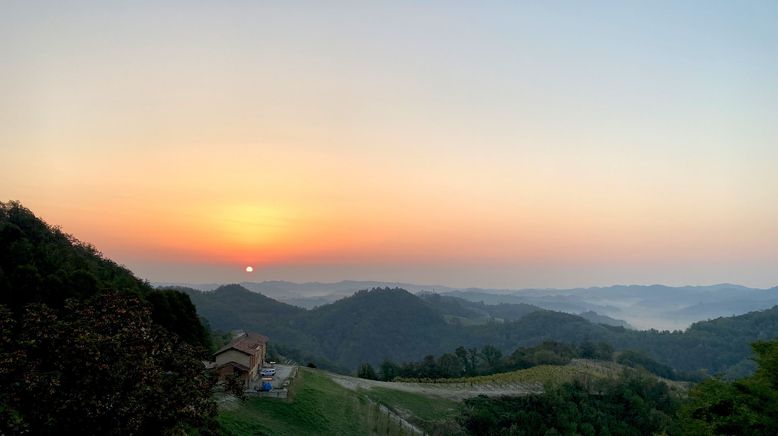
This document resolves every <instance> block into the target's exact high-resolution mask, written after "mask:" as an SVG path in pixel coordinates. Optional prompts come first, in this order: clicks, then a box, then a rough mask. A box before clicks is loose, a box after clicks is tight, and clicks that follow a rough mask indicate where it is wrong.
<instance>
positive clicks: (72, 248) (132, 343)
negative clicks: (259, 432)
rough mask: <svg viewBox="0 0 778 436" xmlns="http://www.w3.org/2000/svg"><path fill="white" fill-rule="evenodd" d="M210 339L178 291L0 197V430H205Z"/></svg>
mask: <svg viewBox="0 0 778 436" xmlns="http://www.w3.org/2000/svg"><path fill="white" fill-rule="evenodd" d="M208 338H209V335H208V332H207V331H206V329H205V328H204V327H203V325H202V324H201V323H200V320H199V318H198V317H197V313H196V311H195V307H194V305H193V304H192V303H191V301H190V300H189V297H188V296H187V295H186V294H184V293H181V292H178V291H173V290H162V291H160V290H155V289H153V288H152V287H150V286H149V285H148V284H147V283H145V282H143V281H142V280H139V279H137V278H136V277H135V276H133V275H132V273H131V272H130V271H128V270H127V269H126V268H124V267H122V266H119V265H117V264H116V263H114V262H112V261H110V260H108V259H106V258H104V257H103V256H102V255H101V254H100V253H99V252H98V251H97V250H96V249H95V248H94V247H92V246H90V245H88V244H84V243H82V242H80V241H78V240H76V239H75V238H73V237H72V236H70V235H68V234H66V233H64V232H62V231H61V230H59V229H58V228H56V227H51V226H49V225H47V224H46V223H45V222H43V221H42V220H40V219H39V218H37V217H36V216H35V215H34V214H33V213H32V212H31V211H29V210H28V209H26V208H24V207H23V206H22V205H20V204H19V203H15V202H10V203H0V433H4V434H15V433H28V432H29V433H32V434H51V433H55V432H56V433H67V432H70V431H73V432H79V433H81V434H90V433H92V434H120V433H136V434H137V433H152V434H159V433H168V432H177V431H180V430H182V429H184V428H199V429H201V430H202V431H203V432H206V433H207V432H208V431H210V430H211V429H213V428H214V427H213V426H214V425H215V421H214V420H213V418H214V415H215V411H216V408H215V404H214V403H213V401H212V400H211V382H210V380H209V379H208V378H207V377H206V375H205V374H204V372H203V371H202V363H201V361H200V359H201V358H202V357H204V356H205V355H206V354H205V353H206V349H207V347H208Z"/></svg>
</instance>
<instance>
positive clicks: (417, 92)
mask: <svg viewBox="0 0 778 436" xmlns="http://www.w3.org/2000/svg"><path fill="white" fill-rule="evenodd" d="M687 7H688V6H680V5H676V6H667V10H662V9H661V8H649V9H647V10H645V11H643V12H642V13H640V14H634V11H632V10H627V9H620V8H619V7H613V6H612V5H611V7H608V8H604V7H602V8H593V9H592V10H591V11H586V12H582V11H571V10H564V9H560V10H554V9H548V8H544V7H539V6H518V5H513V6H509V5H503V6H500V7H497V6H493V7H489V8H485V7H482V8H472V9H471V8H469V7H465V6H459V7H456V8H447V7H443V5H442V4H437V3H435V2H432V3H430V4H429V5H425V6H420V7H419V9H414V8H411V7H409V6H395V5H392V4H391V3H386V4H380V6H379V5H374V6H364V5H362V6H359V5H351V7H350V8H346V9H340V8H337V7H332V8H330V7H327V8H324V7H321V8H320V7H309V8H305V9H300V8H293V7H286V6H282V5H278V6H274V7H260V6H257V5H254V6H246V5H244V6H243V7H241V8H240V9H237V8H235V7H222V8H220V7H211V6H205V5H199V6H196V7H194V6H193V7H188V8H184V9H181V8H174V7H172V6H165V5H155V4H153V3H148V4H146V3H142V2H140V3H138V4H137V5H136V6H134V7H128V8H125V9H119V8H115V7H112V6H108V5H102V4H99V3H95V4H92V5H91V7H90V8H84V9H79V8H65V9H61V8H63V6H59V5H57V4H56V3H54V4H52V5H51V8H49V9H48V10H45V11H40V10H35V9H34V8H32V7H29V6H25V5H23V4H16V5H14V6H12V7H11V8H9V11H8V13H6V14H2V17H0V29H1V30H0V41H4V42H3V43H0V63H2V65H0V66H1V67H2V68H0V95H3V99H2V101H0V127H1V128H0V199H2V200H4V201H7V200H12V199H13V200H20V201H22V202H23V203H24V204H25V205H26V206H28V207H29V208H31V209H33V210H34V211H35V212H36V213H38V214H39V215H41V216H42V217H43V218H44V219H46V220H47V221H49V222H50V223H52V224H57V225H61V226H62V227H63V229H64V230H65V231H67V232H69V233H73V234H74V235H75V236H77V237H78V238H80V239H82V240H85V241H89V242H91V243H93V244H95V245H96V246H97V247H98V248H99V249H100V250H102V251H103V252H104V253H105V254H106V255H108V256H109V257H112V258H114V259H115V260H117V261H118V262H120V263H124V264H126V265H128V266H129V267H131V268H133V269H134V270H135V271H137V272H138V274H139V275H141V276H142V277H144V278H148V279H150V280H155V281H178V282H187V281H189V282H203V281H240V280H257V281H259V280H265V279H287V280H294V281H306V280H339V279H374V280H387V281H405V282H427V283H440V284H449V285H455V286H457V285H461V286H494V287H529V286H578V285H580V286H586V285H607V284H613V283H656V282H660V283H669V284H696V283H713V282H721V281H728V282H738V283H742V284H747V285H756V286H765V287H766V286H773V285H776V284H778V269H776V268H775V267H774V265H775V263H776V261H778V226H776V225H775V223H776V222H778V206H776V205H777V204H778V202H776V201H775V200H776V198H778V175H776V174H778V173H776V171H775V164H776V162H778V147H776V146H775V138H776V137H778V130H776V129H777V127H776V126H778V119H776V116H777V114H778V111H776V109H775V101H776V97H778V88H776V82H775V80H774V77H776V74H775V73H777V72H778V68H776V67H777V65H776V63H777V61H776V59H775V56H772V58H771V59H768V58H766V57H765V54H771V55H772V54H774V53H775V49H777V48H778V42H777V41H778V36H776V31H775V28H774V26H772V23H773V22H774V21H772V20H770V19H769V17H771V16H772V17H775V16H776V11H775V9H774V8H767V7H766V8H767V9H766V10H764V11H756V10H755V11H751V12H750V13H749V15H748V17H741V18H738V20H740V21H738V20H734V21H733V20H732V19H730V18H728V17H731V15H732V14H730V12H731V11H727V10H726V8H722V10H714V11H712V12H710V13H711V14H712V15H711V17H710V19H709V20H708V21H706V22H698V21H694V18H693V17H694V16H695V15H694V14H695V13H696V11H694V10H691V9H689V10H687V9H685V8H687ZM670 9H673V10H670ZM668 16H673V17H678V18H677V20H678V21H677V22H676V21H672V20H670V21H668V20H667V17H668ZM604 17H607V18H612V19H608V20H605V19H604ZM603 20H604V21H603ZM684 20H689V21H684ZM604 23H605V24H604ZM657 25H660V26H661V31H658V30H657V28H656V26H657ZM690 26H691V27H692V28H694V29H696V31H695V32H693V33H689V29H690ZM397 29H401V30H402V31H401V32H397ZM108 30H110V32H108ZM625 40H628V41H630V44H627V45H625V43H624V41H625ZM667 47H672V49H666V48H667ZM663 48H665V49H663ZM771 96H772V97H771ZM246 265H253V266H255V268H256V270H255V272H254V273H253V274H252V275H246V273H245V272H244V267H245V266H246Z"/></svg>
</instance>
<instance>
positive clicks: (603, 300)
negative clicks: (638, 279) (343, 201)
mask: <svg viewBox="0 0 778 436" xmlns="http://www.w3.org/2000/svg"><path fill="white" fill-rule="evenodd" d="M156 285H161V284H156ZM166 285H180V284H166ZM183 286H187V287H190V288H196V289H200V290H204V291H208V290H213V289H215V288H217V287H219V286H220V285H218V284H200V285H183ZM241 286H243V287H245V288H246V289H249V290H251V291H254V292H259V293H262V294H264V295H266V296H268V297H271V298H274V299H276V300H278V301H282V302H284V303H287V304H291V305H295V306H298V307H302V308H306V309H311V308H314V307H318V306H322V305H324V304H328V303H332V302H334V301H336V300H338V299H341V298H343V297H346V296H349V295H352V294H353V293H354V292H357V291H359V290H362V289H373V288H386V287H389V288H402V289H406V290H408V291H410V292H412V293H430V292H431V293H438V294H441V295H449V296H453V297H458V298H462V299H465V300H469V301H472V302H476V303H477V302H484V303H485V304H489V305H496V304H500V303H510V304H529V305H532V306H536V307H540V308H543V309H548V310H556V311H561V312H567V313H571V314H582V313H587V314H588V313H589V312H594V313H596V314H597V315H598V316H601V317H604V318H601V319H602V320H603V321H607V322H608V323H610V324H613V325H619V323H620V322H624V323H625V324H626V325H630V326H634V327H635V328H638V329H649V328H656V329H670V330H673V329H684V328H686V327H688V326H690V325H691V324H692V323H694V322H697V321H703V320H706V319H713V318H717V317H720V316H733V315H740V314H744V313H748V312H751V311H754V310H762V309H767V308H770V307H772V306H773V305H776V304H778V287H774V288H769V289H759V288H749V287H746V286H742V285H737V284H729V283H719V284H714V285H695V286H678V287H672V286H666V285H660V284H653V285H614V286H607V287H590V288H570V289H531V288H530V289H518V290H512V289H481V288H472V287H471V288H452V287H448V286H440V285H417V284H408V283H394V282H377V281H358V280H344V281H340V282H333V283H325V282H308V283H294V282H289V281H265V282H243V283H241ZM587 316H590V315H587ZM609 319H612V320H614V321H612V322H611V321H608V320H609Z"/></svg>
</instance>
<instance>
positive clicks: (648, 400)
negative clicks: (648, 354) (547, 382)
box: [460, 372, 678, 435]
mask: <svg viewBox="0 0 778 436" xmlns="http://www.w3.org/2000/svg"><path fill="white" fill-rule="evenodd" d="M677 404H678V402H677V400H676V399H675V398H674V397H673V396H672V395H671V393H670V391H669V390H668V388H667V385H665V384H664V383H661V382H658V381H656V380H654V379H652V378H649V377H644V376H641V375H639V374H637V373H632V372H629V373H625V374H624V375H623V376H622V377H621V378H619V379H617V380H605V381H599V382H595V383H593V384H591V385H585V384H583V383H581V382H573V383H566V384H563V385H562V386H560V387H559V388H556V389H553V390H550V391H548V392H546V393H544V394H541V395H529V396H525V397H501V398H488V397H484V396H481V397H477V398H471V399H467V400H465V403H464V409H463V412H462V415H461V416H460V422H461V424H462V426H463V427H464V428H465V429H466V430H467V431H468V432H469V433H471V434H476V435H492V434H511V435H549V434H581V435H607V434H614V435H616V434H618V435H644V434H645V435H649V434H660V433H662V432H666V431H668V430H670V429H671V428H672V425H673V420H672V417H673V415H674V414H675V411H676V409H677Z"/></svg>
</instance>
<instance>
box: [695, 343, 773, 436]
mask: <svg viewBox="0 0 778 436" xmlns="http://www.w3.org/2000/svg"><path fill="white" fill-rule="evenodd" d="M753 348H754V352H755V354H756V358H755V360H756V362H757V364H758V369H757V371H756V374H754V376H752V377H749V378H746V379H743V380H738V381H735V382H726V381H723V380H721V379H718V378H712V379H709V380H706V381H703V382H702V383H700V384H698V385H697V386H695V387H694V388H693V389H692V391H691V393H690V395H689V401H688V403H687V404H685V405H684V407H683V408H682V411H681V419H680V427H681V429H682V432H683V434H688V435H708V434H742V435H776V434H778V339H774V340H772V341H769V342H757V343H755V344H753Z"/></svg>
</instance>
